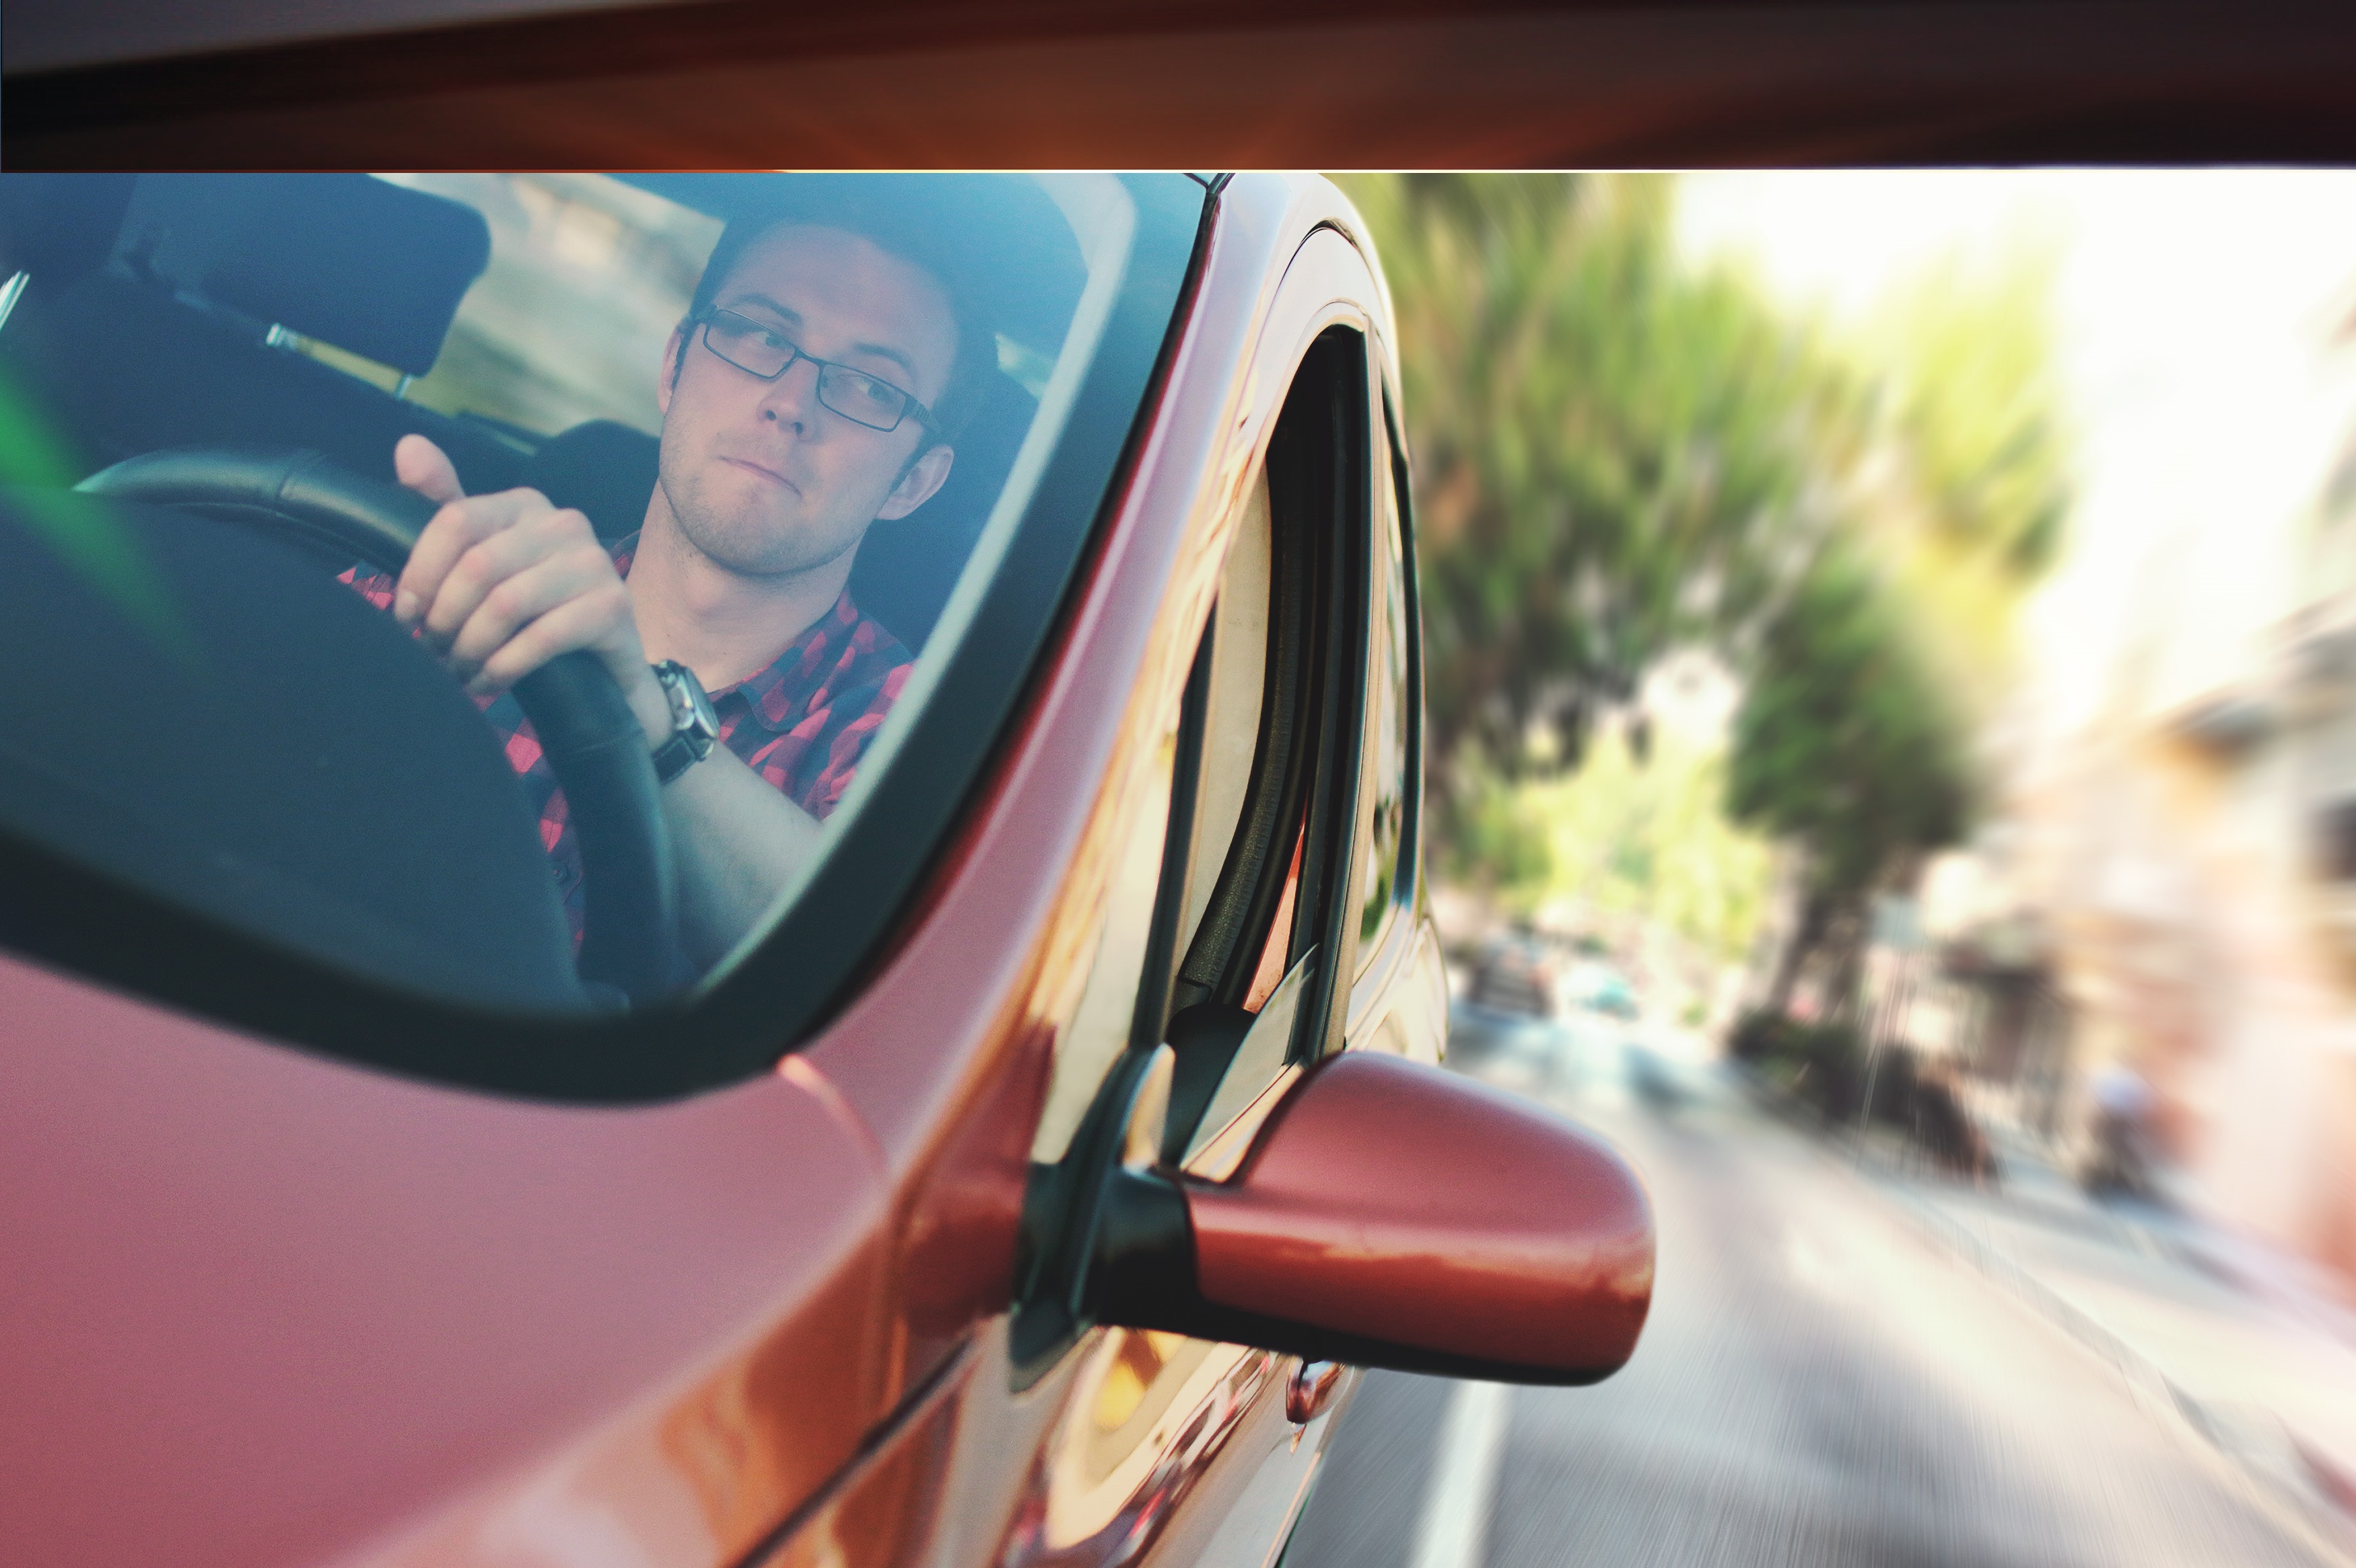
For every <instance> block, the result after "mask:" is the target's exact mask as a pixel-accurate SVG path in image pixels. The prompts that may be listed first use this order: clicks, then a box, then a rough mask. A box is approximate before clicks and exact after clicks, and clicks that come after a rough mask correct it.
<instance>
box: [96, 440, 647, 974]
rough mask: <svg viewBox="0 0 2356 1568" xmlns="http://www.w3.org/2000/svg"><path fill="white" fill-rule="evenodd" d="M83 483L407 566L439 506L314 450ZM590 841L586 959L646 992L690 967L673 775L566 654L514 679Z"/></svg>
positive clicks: (588, 970)
mask: <svg viewBox="0 0 2356 1568" xmlns="http://www.w3.org/2000/svg"><path fill="white" fill-rule="evenodd" d="M75 488H76V489H77V490H80V491H82V492H84V493H86V494H90V495H94V496H108V497H111V498H113V499H117V500H124V501H136V502H141V503H144V504H146V505H149V506H166V507H208V508H220V509H228V510H230V511H232V512H234V514H235V515H236V516H237V517H238V520H240V521H245V522H254V523H260V524H262V525H265V526H266V527H268V528H270V529H271V530H272V531H275V532H279V533H283V534H289V535H293V536H295V537H297V538H299V539H303V540H305V542H308V543H311V544H314V545H317V546H321V547H325V548H327V549H330V550H333V551H335V552H336V553H337V554H339V555H342V556H347V557H348V558H350V559H352V560H359V561H361V562H364V563H366V564H367V565H369V566H372V567H375V568H377V569H378V570H379V571H391V572H396V573H397V572H399V571H401V570H402V567H403V566H405V565H406V564H407V563H408V560H409V552H410V551H411V549H413V548H414V547H415V546H416V543H417V537H418V535H419V534H420V533H422V532H423V530H424V528H425V525H426V524H427V523H428V522H430V521H432V520H433V517H434V513H435V511H436V510H438V508H437V507H435V506H434V503H433V502H431V501H429V500H427V499H426V498H425V497H424V496H420V495H418V494H417V493H416V492H414V491H412V490H408V489H404V488H402V486H400V485H388V484H385V483H384V482H382V481H380V480H375V479H369V478H367V477H365V476H363V475H358V474H354V473H351V472H350V471H349V470H348V469H344V468H341V467H338V466H337V465H336V464H334V463H332V462H330V461H329V460H328V459H327V457H326V456H325V455H324V454H322V453H316V452H309V451H245V450H240V449H236V448H230V447H192V448H186V449H181V450H177V451H166V452H151V453H143V454H141V455H140V456H137V457H130V458H125V459H124V460H123V462H121V463H117V464H114V465H113V466H112V467H110V468H105V469H102V470H101V471H100V472H98V473H96V474H93V475H91V476H90V477H89V478H87V479H85V480H83V481H82V482H81V483H80V485H76V486H75ZM514 689H515V696H516V701H517V702H518V703H519V705H520V706H521V707H522V709H523V710H524V714H525V716H526V717H527V718H529V719H530V720H531V725H532V729H533V730H534V731H536V732H537V734H538V736H539V738H540V742H541V751H542V753H543V754H544V755H545V756H546V757H547V758H548V764H549V767H550V769H551V770H552V772H553V773H555V774H556V781H557V783H558V784H560V785H561V786H562V788H563V790H564V795H565V800H566V803H567V805H568V806H569V808H570V812H571V817H572V822H573V830H574V832H575V833H576V834H577V835H578V836H579V841H580V845H581V865H582V880H583V883H584V896H585V898H586V902H587V909H586V912H585V916H584V926H583V932H582V941H581V954H580V965H579V966H580V971H581V975H582V977H583V978H584V979H586V980H593V981H598V982H603V983H605V984H608V985H612V986H615V987H618V988H619V989H620V990H621V991H622V992H623V993H624V994H625V995H626V996H627V997H629V998H630V1000H631V1001H632V1002H633V1003H634V1004H637V1005H640V1006H643V1005H645V1004H646V1003H648V1002H651V1001H655V1000H658V999H659V998H660V997H664V996H666V995H668V994H669V992H670V991H671V990H672V989H673V988H674V987H675V985H676V983H677V980H678V977H679V976H680V973H681V967H682V966H681V964H680V944H679V905H678V892H677V888H678V883H677V880H676V878H675V876H674V873H673V862H672V849H671V842H670V828H669V823H668V822H667V821H666V820H665V819H664V816H663V812H662V796H661V788H662V786H661V784H659V783H658V782H657V780H656V778H655V773H654V763H653V760H652V759H651V758H650V757H649V756H648V752H647V743H646V734H645V731H643V730H642V729H641V728H640V727H639V724H638V720H637V715H636V714H634V713H632V712H631V711H630V706H629V703H628V701H627V700H626V699H625V698H624V697H623V696H622V690H621V688H620V687H619V686H618V685H616V683H615V680H614V677H613V676H612V674H611V673H610V672H609V671H608V670H607V669H606V668H605V665H604V663H603V662H602V661H600V660H599V659H598V657H597V656H595V655H594V654H591V653H586V652H575V653H569V654H564V655H562V656H558V657H556V658H554V659H552V660H550V661H549V662H548V663H547V664H545V665H543V666H542V667H540V668H539V669H537V670H534V671H533V672H532V673H531V674H530V675H528V676H526V677H524V678H523V679H521V680H519V681H518V682H516V684H515V688H514Z"/></svg>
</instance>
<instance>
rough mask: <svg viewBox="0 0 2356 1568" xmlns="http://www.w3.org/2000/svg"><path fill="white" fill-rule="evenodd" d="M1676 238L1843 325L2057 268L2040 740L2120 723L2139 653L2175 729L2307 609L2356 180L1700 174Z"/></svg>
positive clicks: (2352, 265)
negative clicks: (1957, 265) (1932, 281)
mask: <svg viewBox="0 0 2356 1568" xmlns="http://www.w3.org/2000/svg"><path fill="white" fill-rule="evenodd" d="M1679 237H1680V241H1681V243H1682V244H1683V245H1684V246H1685V248H1686V249H1687V252H1688V253H1689V254H1691V255H1695V256H1707V257H1716V258H1733V259H1737V260H1738V261H1740V263H1741V264H1744V265H1748V266H1750V267H1751V268H1753V269H1755V271H1756V272H1757V273H1758V275H1759V276H1760V277H1761V279H1762V282H1764V283H1766V285H1767V286H1768V287H1769V289H1770V290H1771V291H1772V293H1775V294H1776V295H1778V296H1779V297H1781V298H1782V299H1783V300H1784V301H1785V302H1786V303H1788V304H1792V305H1794V306H1795V307H1798V308H1802V309H1805V310H1813V311H1818V312H1822V313H1824V314H1825V315H1827V316H1828V317H1830V318H1831V320H1832V321H1833V322H1834V324H1835V325H1844V326H1846V325H1857V324H1858V323H1860V322H1861V321H1862V320H1863V319H1864V318H1865V317H1866V315H1868V314H1869V311H1870V310H1871V308H1872V306H1873V305H1874V304H1875V303H1876V302H1877V301H1878V300H1879V298H1880V297H1881V296H1882V294H1883V293H1884V292H1885V291H1887V290H1888V289H1889V288H1890V285H1891V284H1892V283H1896V282H1898V281H1899V280H1901V279H1902V278H1904V277H1907V276H1909V275H1911V274H1912V273H1913V272H1917V271H1919V270H1921V269H1923V268H1925V267H1929V266H1933V265H1936V264H1939V263H1940V262H1942V261H1944V260H1945V259H1947V258H1954V259H1955V260H1956V261H1960V262H1961V263H1962V264H1964V265H1965V266H1966V267H1969V266H1971V265H1973V264H1975V263H1976V262H1980V261H1987V260H1988V259H1991V258H1995V257H1997V256H2001V255H2003V254H2005V253H2007V252H2008V251H2015V250H2019V249H2024V248H2025V249H2027V250H2029V251H2031V252H2032V253H2037V252H2041V253H2043V254H2045V255H2046V256H2048V257H2050V259H2051V261H2052V263H2053V266H2054V274H2053V275H2054V291H2053V302H2052V303H2053V309H2054V320H2053V327H2054V340H2055V347H2056V351H2057V354H2058V357H2059V359H2060V367H2059V368H2060V371H2061V384H2062V388H2063V394H2064V399H2065V404H2066V408H2067V411H2068V415H2069V418H2070V421H2071V423H2072V428H2073V432H2074V435H2075V448H2076V454H2077V455H2076V471H2077V472H2076V503H2075V506H2074V507H2073V510H2072V518H2071V528H2072V538H2071V544H2070V547H2069V549H2068V550H2067V552H2066V553H2065V555H2064V558H2063V560H2062V562H2061V565H2060V567H2059V568H2058V569H2057V570H2056V571H2055V573H2054V575H2053V577H2052V578H2051V580H2050V581H2049V582H2048V583H2047V584H2046V585H2045V586H2044V588H2043V589H2041V590H2040V592H2039V594H2038V595H2037V598H2036V599H2035V601H2034V602H2033V603H2032V604H2031V606H2030V608H2029V616H2028V624H2027V625H2026V626H2025V628H2024V632H2025V637H2024V648H2023V654H2024V676H2025V691H2024V697H2025V699H2026V707H2025V709H2024V712H2025V713H2026V714H2027V715H2028V716H2029V723H2030V726H2031V729H2032V731H2033V733H2034V734H2035V736H2036V737H2037V738H2038V739H2039V740H2040V741H2045V742H2049V743H2050V742H2052V741H2058V740H2060V739H2061V737H2063V736H2066V735H2068V734H2069V733H2071V732H2072V731H2076V730H2078V729H2079V728H2081V727H2083V725H2084V724H2086V723H2087V722H2089V721H2090V720H2092V719H2093V718H2094V717H2095V716H2096V715H2097V714H2098V713H2099V712H2101V711H2102V710H2103V709H2104V707H2105V705H2109V704H2115V703H2117V702H2119V701H2121V700H2123V699H2122V697H2121V692H2122V689H2123V688H2122V686H2121V677H2120V673H2119V672H2120V670H2121V667H2122V659H2121V656H2120V655H2121V650H2122V649H2123V648H2124V647H2126V645H2128V644H2129V642H2130V641H2131V640H2135V641H2140V642H2143V643H2145V644H2146V645H2156V646H2157V648H2158V657H2157V661H2156V663H2155V665H2154V666H2153V671H2154V673H2153V675H2152V677H2151V679H2150V681H2149V682H2148V684H2147V686H2146V687H2145V688H2143V689H2142V690H2141V691H2140V692H2139V693H2138V694H2137V695H2136V698H2135V702H2136V706H2137V707H2138V708H2139V709H2142V710H2143V711H2145V712H2152V711H2158V710H2164V709H2170V708H2173V707H2176V706H2179V705H2180V704H2182V703H2184V702H2187V701H2190V700H2192V699H2195V698H2197V697H2199V696H2200V695H2201V694H2202V693H2203V692H2205V691H2209V690H2214V689H2217V688H2220V687H2222V686H2223V685H2225V684H2227V683H2229V682H2230V681H2231V680H2232V679H2233V677H2234V676H2235V675H2236V674H2237V673H2240V672H2243V671H2245V670H2247V669H2249V668H2251V667H2252V661H2253V660H2254V659H2255V658H2256V657H2257V656H2258V649H2259V647H2260V645H2262V642H2263V639H2264V635H2265V628H2266V627H2267V626H2269V625H2271V624H2274V623H2276V621H2278V620H2279V619H2280V617H2281V616H2282V615H2283V614H2285V613H2287V612H2288V611H2289V610H2290V609H2291V608H2293V607H2295V605H2296V603H2297V601H2298V598H2299V593H2300V586H2301V584H2300V572H2299V556H2298V552H2297V540H2298V539H2299V538H2300V530H2301V529H2302V528H2305V527H2306V526H2307V525H2308V518H2309V517H2310V514H2311V512H2312V507H2313V502H2314V497H2315V495H2316V492H2317V490H2318V488H2319V485H2320V484H2321V483H2322V479H2323V476H2324V475H2325V473H2326V472H2327V471H2328V468H2329V464H2330V461H2331V459H2332V457H2333V455H2334V453H2336V452H2337V451H2338V450H2339V449H2340V443H2342V442H2344V441H2345V440H2346V439H2348V437H2349V434H2350V432H2351V431H2356V332H2351V333H2341V332H2340V329H2341V328H2343V327H2345V326H2346V325H2347V324H2349V323H2350V322H2351V318H2356V174H2348V173H2340V172H2336V171H2327V172H2310V171H2295V170H2254V169H2243V170H2199V171H2150V170H2136V171H2120V170H2072V169H2053V170H2029V171H2006V170H1954V171H1911V170H1890V171H1881V170H1874V171H1847V172H1808V173H1776V174H1733V173H1727V174H1705V175H1694V176H1687V178H1686V180H1685V181H1684V184H1683V187H1682V190H1681V193H1680V207H1679ZM2335 335H2338V336H2339V338H2340V340H2339V341H2338V342H2337V343H2336V344H2335V342H2334V338H2335Z"/></svg>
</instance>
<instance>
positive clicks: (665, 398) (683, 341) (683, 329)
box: [655, 322, 687, 414]
mask: <svg viewBox="0 0 2356 1568" xmlns="http://www.w3.org/2000/svg"><path fill="white" fill-rule="evenodd" d="M686 333H687V323H685V322H680V324H679V325H677V326H674V327H672V328H671V329H670V341H669V342H668V343H666V344H664V345H663V356H662V366H661V368H659V369H658V370H657V371H656V372H655V407H656V408H658V409H659V410H661V411H663V412H664V413H666V414H668V413H669V412H670V394H671V390H672V389H674V388H675V387H677V386H678V385H679V368H680V359H681V358H682V357H683V353H684V350H685V349H686V347H687V336H686Z"/></svg>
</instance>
